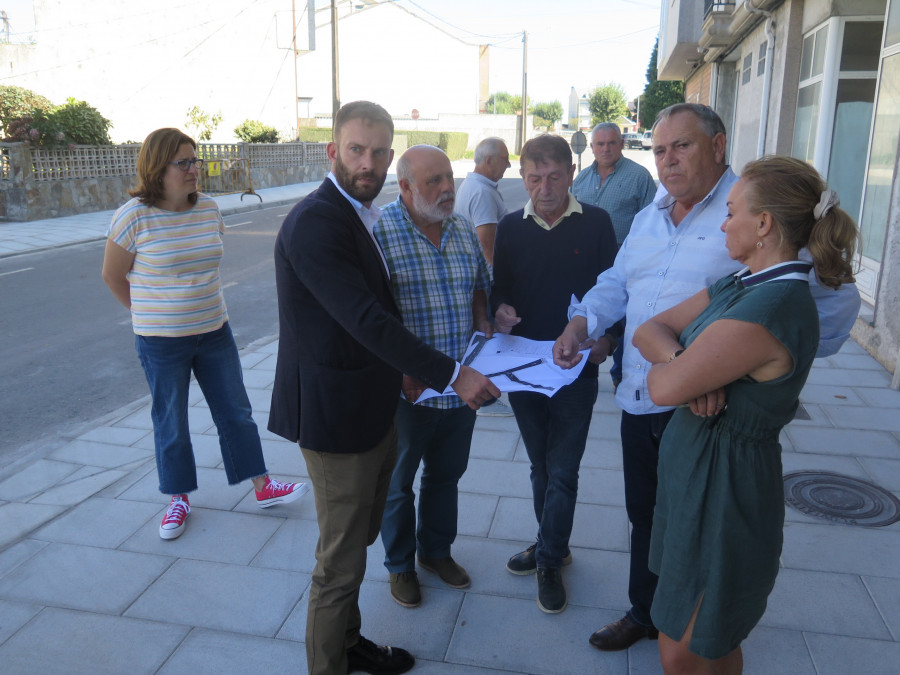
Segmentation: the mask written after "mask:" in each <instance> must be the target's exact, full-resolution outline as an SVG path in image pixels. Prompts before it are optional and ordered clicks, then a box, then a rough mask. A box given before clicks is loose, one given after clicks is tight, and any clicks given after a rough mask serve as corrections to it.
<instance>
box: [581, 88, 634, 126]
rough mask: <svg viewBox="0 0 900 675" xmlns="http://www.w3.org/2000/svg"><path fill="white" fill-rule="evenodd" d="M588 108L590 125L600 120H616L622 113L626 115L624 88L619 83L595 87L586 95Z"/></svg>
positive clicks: (626, 103) (626, 105)
mask: <svg viewBox="0 0 900 675" xmlns="http://www.w3.org/2000/svg"><path fill="white" fill-rule="evenodd" d="M588 108H589V109H590V111H591V124H592V125H593V124H599V123H600V122H617V121H618V119H619V118H620V117H622V116H623V115H625V116H627V115H628V102H627V101H626V99H625V90H624V89H623V88H622V86H621V85H619V84H604V85H601V86H599V87H596V88H595V89H594V91H592V92H591V95H590V96H589V97H588Z"/></svg>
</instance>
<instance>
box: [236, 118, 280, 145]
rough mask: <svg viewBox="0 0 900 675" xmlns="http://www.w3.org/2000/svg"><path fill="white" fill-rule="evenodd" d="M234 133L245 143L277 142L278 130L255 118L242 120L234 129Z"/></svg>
mask: <svg viewBox="0 0 900 675" xmlns="http://www.w3.org/2000/svg"><path fill="white" fill-rule="evenodd" d="M234 135H235V136H237V137H238V138H239V139H241V140H242V141H244V142H245V143H277V142H278V130H277V129H275V127H267V126H266V125H265V124H263V123H262V122H257V121H256V120H244V121H243V122H241V124H240V126H238V127H236V128H235V130H234Z"/></svg>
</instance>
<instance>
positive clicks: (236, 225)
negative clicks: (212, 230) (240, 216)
mask: <svg viewBox="0 0 900 675" xmlns="http://www.w3.org/2000/svg"><path fill="white" fill-rule="evenodd" d="M252 223H253V221H252V220H245V221H244V222H243V223H232V224H231V225H226V226H225V227H226V228H228V227H240V226H241V225H251V224H252Z"/></svg>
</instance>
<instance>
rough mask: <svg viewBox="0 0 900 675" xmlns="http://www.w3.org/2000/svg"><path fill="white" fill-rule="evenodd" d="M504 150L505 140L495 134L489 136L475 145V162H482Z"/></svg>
mask: <svg viewBox="0 0 900 675" xmlns="http://www.w3.org/2000/svg"><path fill="white" fill-rule="evenodd" d="M504 150H506V142H505V141H504V140H503V139H502V138H499V137H497V136H489V137H488V138H485V139H484V140H482V141H480V142H479V143H478V145H476V146H475V164H476V165H478V164H484V163H485V162H486V161H488V159H489V158H491V157H497V156H498V155H499V154H500V153H501V152H503V151H504Z"/></svg>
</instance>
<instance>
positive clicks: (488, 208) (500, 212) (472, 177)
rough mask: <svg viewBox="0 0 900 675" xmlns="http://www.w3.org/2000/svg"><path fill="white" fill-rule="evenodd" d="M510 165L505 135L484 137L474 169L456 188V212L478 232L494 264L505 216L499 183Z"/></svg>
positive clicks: (476, 149)
mask: <svg viewBox="0 0 900 675" xmlns="http://www.w3.org/2000/svg"><path fill="white" fill-rule="evenodd" d="M508 168H509V150H507V149H506V143H504V142H503V139H502V138H494V137H491V138H485V139H484V140H483V141H481V142H480V143H478V145H476V146H475V170H474V171H470V172H469V174H468V175H467V176H466V179H465V180H464V181H463V182H462V185H460V186H459V190H457V191H456V212H457V213H461V214H462V215H464V216H465V217H466V218H467V219H468V221H469V222H470V223H472V225H474V226H475V231H476V232H477V233H478V239H479V240H480V241H481V246H482V248H483V249H484V257H485V258H487V261H488V264H489V265H493V264H494V237H495V236H496V233H497V223H499V222H500V219H501V218H502V217H503V216H505V215H506V213H507V209H506V205H505V204H504V203H503V196H502V195H501V194H500V190H498V189H497V183H498V182H500V179H501V178H503V174H504V173H505V172H506V170H507V169H508Z"/></svg>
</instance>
